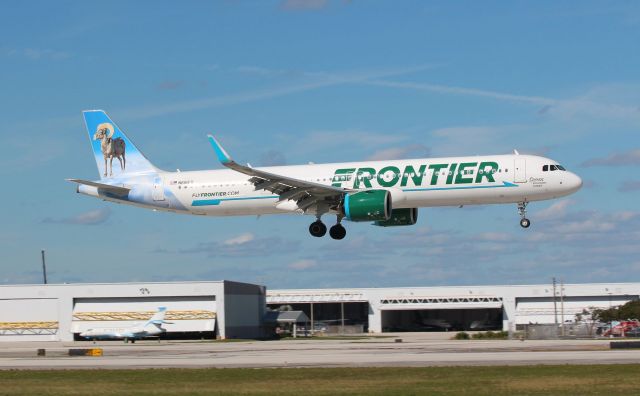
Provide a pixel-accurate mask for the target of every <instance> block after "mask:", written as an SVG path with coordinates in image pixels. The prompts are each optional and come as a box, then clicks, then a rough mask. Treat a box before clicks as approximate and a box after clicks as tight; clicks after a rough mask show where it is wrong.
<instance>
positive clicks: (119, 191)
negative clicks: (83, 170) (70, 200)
mask: <svg viewBox="0 0 640 396" xmlns="http://www.w3.org/2000/svg"><path fill="white" fill-rule="evenodd" d="M66 180H67V181H70V182H72V183H78V184H84V185H85V186H91V187H96V188H99V189H100V190H104V191H108V192H110V193H113V194H116V195H127V194H129V191H131V189H129V188H126V187H119V186H112V185H110V184H104V183H97V182H92V181H89V180H82V179H66Z"/></svg>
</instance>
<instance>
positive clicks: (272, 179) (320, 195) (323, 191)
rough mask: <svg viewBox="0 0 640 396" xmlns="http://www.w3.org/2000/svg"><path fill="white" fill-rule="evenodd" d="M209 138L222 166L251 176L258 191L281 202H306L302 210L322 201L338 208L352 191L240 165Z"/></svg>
mask: <svg viewBox="0 0 640 396" xmlns="http://www.w3.org/2000/svg"><path fill="white" fill-rule="evenodd" d="M208 138H209V142H210V143H211V146H212V147H213V150H214V151H215V153H216V156H217V157H218V160H219V161H220V163H222V165H224V166H225V167H227V168H229V169H233V170H234V171H236V172H239V173H243V174H245V175H247V176H251V178H250V179H249V181H250V182H251V183H253V184H254V186H255V188H256V190H266V191H270V192H272V193H274V194H277V195H279V196H280V201H283V200H287V199H291V200H296V201H298V202H302V201H305V202H304V203H305V205H304V208H302V207H301V208H300V209H302V210H306V209H308V208H309V207H311V206H313V205H316V204H317V203H318V202H320V201H322V202H327V203H329V206H334V207H336V206H337V205H338V204H339V203H340V201H341V199H342V196H343V195H344V194H346V193H348V192H350V191H352V190H349V189H343V188H338V187H333V186H327V185H325V184H320V183H315V182H312V181H307V180H302V179H297V178H293V177H289V176H285V175H279V174H275V173H271V172H267V171H263V170H260V169H256V168H253V167H251V166H245V165H240V164H238V163H237V162H235V161H234V160H233V159H232V158H231V156H230V155H229V154H228V153H227V151H226V150H225V149H224V148H223V147H222V146H221V145H220V143H218V141H217V140H216V139H215V138H214V137H213V136H211V135H208Z"/></svg>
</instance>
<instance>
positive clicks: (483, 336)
mask: <svg viewBox="0 0 640 396" xmlns="http://www.w3.org/2000/svg"><path fill="white" fill-rule="evenodd" d="M507 338H509V332H507V331H487V332H484V333H475V334H474V335H473V339H474V340H506V339H507Z"/></svg>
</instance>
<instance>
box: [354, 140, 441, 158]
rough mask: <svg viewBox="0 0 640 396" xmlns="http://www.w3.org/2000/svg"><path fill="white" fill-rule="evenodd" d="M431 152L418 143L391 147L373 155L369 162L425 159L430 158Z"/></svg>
mask: <svg viewBox="0 0 640 396" xmlns="http://www.w3.org/2000/svg"><path fill="white" fill-rule="evenodd" d="M429 154H430V150H429V148H428V147H426V146H424V145H422V144H419V143H416V144H409V145H406V146H400V147H389V148H386V149H381V150H378V151H376V152H374V153H373V154H371V155H370V156H369V157H368V158H367V160H369V161H381V160H393V159H405V158H424V157H428V156H429Z"/></svg>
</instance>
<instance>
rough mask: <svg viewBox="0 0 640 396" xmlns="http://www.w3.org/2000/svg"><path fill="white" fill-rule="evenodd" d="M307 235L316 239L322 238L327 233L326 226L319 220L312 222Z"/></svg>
mask: <svg viewBox="0 0 640 396" xmlns="http://www.w3.org/2000/svg"><path fill="white" fill-rule="evenodd" d="M309 233H310V234H311V235H313V236H314V237H317V238H320V237H323V236H324V234H326V233H327V226H326V225H324V223H323V222H321V221H320V220H317V221H314V222H313V223H311V225H310V226H309Z"/></svg>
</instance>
